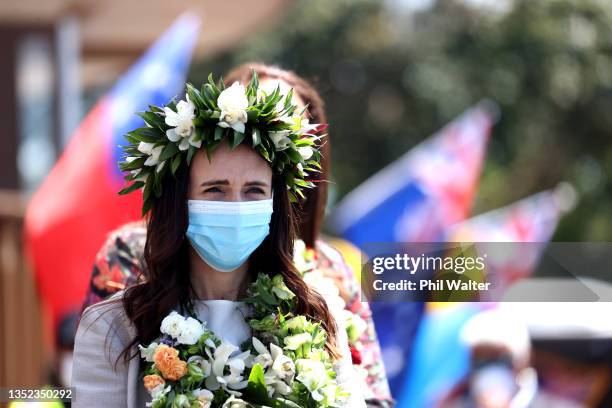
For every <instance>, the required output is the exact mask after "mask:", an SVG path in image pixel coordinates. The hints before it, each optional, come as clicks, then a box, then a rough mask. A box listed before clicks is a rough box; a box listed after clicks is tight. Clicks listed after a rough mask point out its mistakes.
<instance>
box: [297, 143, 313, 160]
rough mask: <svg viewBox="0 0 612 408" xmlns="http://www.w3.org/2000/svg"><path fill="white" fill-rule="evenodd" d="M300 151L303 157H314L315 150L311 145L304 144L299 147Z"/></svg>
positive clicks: (306, 158)
mask: <svg viewBox="0 0 612 408" xmlns="http://www.w3.org/2000/svg"><path fill="white" fill-rule="evenodd" d="M298 153H299V154H300V156H302V159H304V160H308V159H310V158H311V157H312V153H313V150H312V147H310V146H302V147H298Z"/></svg>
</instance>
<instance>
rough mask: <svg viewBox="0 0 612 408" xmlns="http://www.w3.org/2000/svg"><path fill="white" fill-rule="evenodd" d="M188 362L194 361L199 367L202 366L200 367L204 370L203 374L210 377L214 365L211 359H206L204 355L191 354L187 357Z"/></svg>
mask: <svg viewBox="0 0 612 408" xmlns="http://www.w3.org/2000/svg"><path fill="white" fill-rule="evenodd" d="M187 362H188V363H194V364H196V365H197V366H198V367H200V369H201V370H202V374H204V377H208V376H209V375H210V371H211V368H212V365H211V364H210V361H208V360H206V359H205V358H204V357H202V356H191V357H189V358H188V359H187Z"/></svg>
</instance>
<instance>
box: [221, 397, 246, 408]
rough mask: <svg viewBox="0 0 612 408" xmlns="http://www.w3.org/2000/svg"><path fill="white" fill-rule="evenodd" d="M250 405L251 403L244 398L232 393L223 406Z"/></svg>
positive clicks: (240, 407) (224, 407) (239, 407)
mask: <svg viewBox="0 0 612 408" xmlns="http://www.w3.org/2000/svg"><path fill="white" fill-rule="evenodd" d="M249 406H250V405H249V404H248V403H247V402H245V401H244V400H241V399H240V398H236V397H235V396H234V395H232V396H230V397H229V398H228V399H227V400H226V401H225V402H224V403H223V406H222V407H221V408H248V407H249Z"/></svg>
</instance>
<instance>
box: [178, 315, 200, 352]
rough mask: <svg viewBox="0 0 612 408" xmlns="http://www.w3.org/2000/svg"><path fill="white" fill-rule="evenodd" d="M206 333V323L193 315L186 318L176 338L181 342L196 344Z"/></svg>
mask: <svg viewBox="0 0 612 408" xmlns="http://www.w3.org/2000/svg"><path fill="white" fill-rule="evenodd" d="M203 334H204V325H203V324H202V323H200V322H199V321H198V320H197V319H194V318H193V317H188V318H187V319H185V321H184V323H183V325H182V327H181V332H180V334H179V335H178V336H177V338H176V340H177V341H178V342H179V343H181V344H188V345H192V344H196V343H197V342H198V340H200V337H202V335H203Z"/></svg>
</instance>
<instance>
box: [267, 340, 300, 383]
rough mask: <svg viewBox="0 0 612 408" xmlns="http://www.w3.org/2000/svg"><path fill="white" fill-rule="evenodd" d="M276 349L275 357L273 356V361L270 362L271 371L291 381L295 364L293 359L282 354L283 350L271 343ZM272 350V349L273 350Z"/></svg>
mask: <svg viewBox="0 0 612 408" xmlns="http://www.w3.org/2000/svg"><path fill="white" fill-rule="evenodd" d="M272 346H274V347H276V349H278V352H277V353H276V354H277V355H276V357H275V358H274V363H272V372H273V373H274V374H275V375H276V376H277V377H278V378H281V379H283V380H287V381H292V380H293V376H294V375H295V364H294V363H293V360H291V359H290V358H289V357H288V356H286V355H284V354H283V350H282V349H281V348H280V347H278V346H276V345H272ZM273 352H274V351H273Z"/></svg>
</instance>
